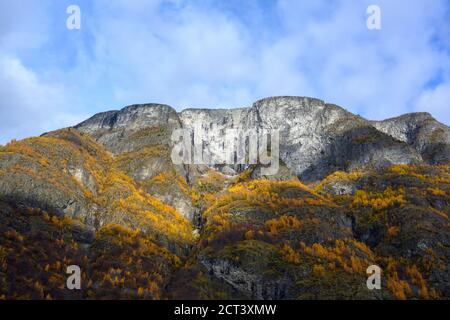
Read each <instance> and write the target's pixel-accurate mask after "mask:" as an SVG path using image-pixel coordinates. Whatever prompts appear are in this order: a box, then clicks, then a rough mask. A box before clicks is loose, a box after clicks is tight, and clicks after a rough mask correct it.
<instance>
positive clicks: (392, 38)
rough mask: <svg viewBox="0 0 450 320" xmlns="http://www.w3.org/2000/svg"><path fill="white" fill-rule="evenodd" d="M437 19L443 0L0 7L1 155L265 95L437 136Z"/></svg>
mask: <svg viewBox="0 0 450 320" xmlns="http://www.w3.org/2000/svg"><path fill="white" fill-rule="evenodd" d="M72 4H75V5H78V6H79V7H80V9H81V29H80V30H69V29H68V28H67V27H66V20H67V18H68V17H69V15H68V14H67V13H66V9H67V7H68V6H69V5H72ZM371 4H375V5H378V6H379V8H380V9H381V30H369V29H368V28H367V27H366V20H367V18H368V14H367V13H366V10H367V7H368V6H369V5H371ZM449 21H450V1H448V0H432V1H430V0H423V1H421V0H416V1H412V0H404V1H403V0H386V1H381V0H370V1H365V0H342V1H336V0H335V1H327V0H308V1H303V0H302V1H301V0H278V1H275V0H227V1H222V0H217V1H213V0H166V1H163V0H148V1H144V0H95V1H91V0H86V1H84V0H80V1H77V0H71V1H65V0H1V1H0V144H2V143H6V142H7V141H9V140H10V139H12V138H23V137H26V136H30V135H38V134H40V133H42V132H45V131H48V130H52V129H57V128H60V127H64V126H68V125H73V124H76V123H77V122H79V121H81V120H83V119H85V118H87V117H89V116H91V115H92V114H94V113H96V112H100V111H106V110H112V109H119V108H122V107H123V106H125V105H129V104H133V103H145V102H159V103H166V104H170V105H172V106H173V107H175V108H176V109H177V110H182V109H184V108H186V107H211V108H213V107H240V106H249V105H251V103H252V102H254V101H255V100H257V99H260V98H263V97H267V96H276V95H299V96H313V97H318V98H320V99H323V100H325V101H327V102H330V103H335V104H338V105H341V106H343V107H345V108H346V109H348V110H350V111H352V112H354V113H357V114H360V115H362V116H365V117H367V118H370V119H382V118H387V117H392V116H397V115H400V114H402V113H406V112H414V111H427V112H430V113H432V114H433V116H434V117H436V118H437V119H438V120H440V121H441V122H444V123H446V124H450V112H449V107H450V103H449V102H450V22H449Z"/></svg>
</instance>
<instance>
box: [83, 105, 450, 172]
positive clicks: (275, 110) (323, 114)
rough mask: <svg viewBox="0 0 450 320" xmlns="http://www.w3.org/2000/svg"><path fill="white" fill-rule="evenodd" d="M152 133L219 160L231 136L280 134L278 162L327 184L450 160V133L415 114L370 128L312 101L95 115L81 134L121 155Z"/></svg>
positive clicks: (134, 109) (145, 109)
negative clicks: (371, 171) (197, 143)
mask: <svg viewBox="0 0 450 320" xmlns="http://www.w3.org/2000/svg"><path fill="white" fill-rule="evenodd" d="M153 126H160V127H163V128H164V129H165V130H166V132H165V135H164V139H162V138H161V137H160V138H159V140H158V143H162V144H165V145H166V146H168V147H169V149H170V147H171V141H170V133H171V132H172V130H174V129H176V128H185V129H189V130H191V131H192V132H195V133H200V134H201V136H202V140H203V141H204V143H203V148H204V149H203V151H204V153H205V154H207V155H209V156H211V157H212V158H213V159H214V158H215V157H218V158H221V157H222V156H223V153H224V152H225V148H226V141H225V134H226V130H227V129H239V130H242V131H243V132H245V131H247V130H256V131H258V132H262V131H263V130H269V131H270V130H279V132H280V159H281V160H282V162H283V163H285V164H286V166H287V167H288V168H289V169H290V170H291V171H292V172H293V173H294V174H295V175H297V176H298V177H299V178H300V179H302V180H306V181H314V180H318V179H321V178H323V177H325V176H326V175H328V174H329V173H331V172H334V171H335V170H354V169H365V168H380V167H384V166H387V165H391V164H414V163H421V162H423V160H425V161H427V162H430V163H436V162H439V163H441V162H445V161H448V159H449V147H448V146H449V141H450V140H449V139H450V138H449V137H450V134H449V128H448V127H447V126H445V125H442V124H440V123H438V122H437V121H435V120H434V119H432V118H431V117H430V116H427V115H425V116H424V114H412V115H405V116H403V117H400V118H397V119H390V120H386V121H382V122H373V121H372V122H371V121H368V120H366V119H363V118H361V117H359V116H355V115H353V114H351V113H350V112H347V111H346V110H344V109H343V108H341V107H338V106H336V105H332V104H327V103H325V102H323V101H322V100H318V99H314V98H307V97H274V98H267V99H262V100H259V101H257V102H255V103H254V104H253V106H252V107H250V108H240V109H187V110H184V111H182V112H180V113H178V114H177V113H176V112H175V110H174V109H173V108H171V107H169V106H166V105H157V104H146V105H134V106H130V107H126V108H124V109H122V110H120V111H110V112H106V113H101V114H98V115H95V116H94V117H92V118H90V119H88V120H86V121H85V122H82V123H81V124H79V125H77V126H76V128H77V129H78V130H80V131H82V132H86V133H89V134H91V135H92V136H94V138H95V139H97V141H99V142H100V143H102V144H104V145H105V146H106V147H107V148H108V149H110V150H111V152H113V153H115V154H120V153H123V152H129V151H131V150H137V149H139V148H141V147H144V146H145V145H146V144H149V143H150V144H151V143H155V141H153V142H152V139H151V137H145V138H144V139H141V140H139V141H137V140H136V139H134V138H133V136H132V134H133V133H136V132H138V131H139V130H143V129H145V128H149V127H153ZM213 162H214V161H213ZM211 166H212V167H215V168H217V169H219V168H221V167H223V166H214V165H211ZM247 167H248V165H234V166H231V169H232V170H234V171H235V172H237V173H239V172H241V171H242V170H244V169H245V168H247ZM226 168H227V169H228V170H229V169H230V166H229V167H226ZM178 169H179V170H181V171H183V170H182V169H180V168H178ZM187 178H188V179H189V177H187Z"/></svg>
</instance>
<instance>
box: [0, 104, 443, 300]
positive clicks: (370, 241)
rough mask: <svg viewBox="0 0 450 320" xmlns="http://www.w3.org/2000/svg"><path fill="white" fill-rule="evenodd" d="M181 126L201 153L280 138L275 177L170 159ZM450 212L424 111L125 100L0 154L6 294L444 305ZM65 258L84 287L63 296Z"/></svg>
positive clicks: (438, 146) (0, 242)
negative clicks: (183, 105) (372, 112)
mask: <svg viewBox="0 0 450 320" xmlns="http://www.w3.org/2000/svg"><path fill="white" fill-rule="evenodd" d="M179 130H186V131H187V132H190V133H193V134H194V135H193V136H192V135H189V139H191V140H192V141H195V139H196V138H195V137H196V135H198V136H199V137H201V146H202V148H203V151H204V155H206V156H207V158H208V159H220V158H223V155H224V154H226V152H227V150H229V149H228V147H229V146H230V140H229V136H228V134H229V132H231V131H232V130H236V132H240V133H248V132H256V134H257V135H256V136H252V135H251V134H250V135H249V136H248V137H247V139H244V140H245V141H244V144H243V152H244V153H245V152H248V151H249V150H250V149H251V145H252V143H254V142H255V141H254V140H257V142H258V147H259V148H260V147H261V144H262V143H261V140H260V138H261V136H264V135H265V133H267V132H269V133H271V134H270V135H271V138H272V137H273V132H278V134H279V144H278V147H279V162H278V159H277V166H278V167H279V168H278V170H277V171H276V172H275V173H274V174H267V171H266V170H265V169H267V165H264V164H260V163H250V162H251V161H243V162H242V163H234V162H233V163H231V164H230V163H220V161H219V162H214V161H212V162H206V163H197V164H193V163H192V162H187V163H178V164H174V162H173V150H174V147H175V145H176V141H174V139H173V134H174V133H175V132H178V131H179ZM253 138H256V139H253ZM268 140H269V139H268ZM192 141H189V142H192ZM270 141H271V142H270V143H269V148H268V149H267V150H265V151H266V152H267V154H268V155H270V156H271V157H273V156H274V154H275V153H276V152H275V151H276V145H275V144H274V142H277V141H276V140H270ZM259 150H260V149H259ZM241 151H242V150H241ZM238 154H239V149H237V150H236V154H233V157H234V159H236V158H239V157H238ZM260 155H261V154H260ZM273 159H276V158H273ZM449 204H450V128H449V127H447V126H446V125H444V124H441V123H439V122H438V121H436V120H435V119H434V118H432V116H431V115H429V114H426V113H415V114H407V115H403V116H400V117H398V118H394V119H388V120H384V121H369V120H366V119H364V118H362V117H359V116H356V115H353V114H352V113H350V112H348V111H346V110H345V109H343V108H341V107H339V106H336V105H332V104H327V103H325V102H323V101H321V100H318V99H314V98H306V97H274V98H267V99H263V100H259V101H257V102H255V103H254V104H253V105H252V106H251V107H249V108H240V109H186V110H183V111H182V112H177V111H175V109H173V108H172V107H170V106H167V105H161V104H141V105H132V106H128V107H125V108H123V109H122V110H118V111H108V112H104V113H100V114H96V115H94V116H93V117H91V118H90V119H87V120H86V121H84V122H82V123H80V124H78V125H76V126H74V127H72V128H66V129H61V130H57V131H54V132H50V133H45V134H43V135H42V136H41V137H33V138H28V139H24V140H22V141H12V142H11V143H9V144H7V145H6V146H2V147H0V214H1V215H0V230H1V231H0V297H3V298H6V299H20V298H25V299H30V298H31V299H45V298H48V299H71V298H86V299H102V298H132V299H166V298H168V299H186V298H189V299H248V298H253V299H394V298H395V299H413V298H422V299H434V298H438V299H448V297H449V296H450V278H449V274H450V273H449V259H450V252H449V246H450V237H449V222H448V214H449V212H450V209H449V208H450V205H449ZM72 264H75V265H79V266H80V268H81V270H82V289H81V290H68V289H66V288H65V285H66V277H67V275H66V273H65V271H66V270H65V269H66V267H67V266H68V265H72ZM374 264H375V265H378V266H380V267H381V269H382V271H383V273H382V278H381V280H382V289H381V290H369V289H368V288H367V286H366V280H367V274H366V269H367V267H368V266H370V265H374Z"/></svg>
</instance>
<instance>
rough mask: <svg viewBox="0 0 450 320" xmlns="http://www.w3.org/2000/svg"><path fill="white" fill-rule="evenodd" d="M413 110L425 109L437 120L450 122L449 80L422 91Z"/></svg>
mask: <svg viewBox="0 0 450 320" xmlns="http://www.w3.org/2000/svg"><path fill="white" fill-rule="evenodd" d="M415 111H427V112H429V113H431V114H432V115H433V116H434V117H435V118H436V119H437V120H439V121H441V122H443V123H446V124H450V82H446V83H443V84H441V85H439V86H437V87H436V88H434V89H429V90H426V91H424V92H423V93H422V94H421V96H420V97H419V99H418V101H417V104H416V108H415Z"/></svg>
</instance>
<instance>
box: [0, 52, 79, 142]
mask: <svg viewBox="0 0 450 320" xmlns="http://www.w3.org/2000/svg"><path fill="white" fill-rule="evenodd" d="M0 84H1V85H0V97H1V108H0V128H1V131H0V144H4V143H6V142H8V141H9V140H10V139H11V138H12V137H15V138H24V137H27V136H32V135H39V134H41V133H43V132H45V131H46V130H49V129H57V128H61V127H65V126H68V125H72V124H73V123H74V121H75V122H76V121H79V120H80V119H81V117H77V116H75V115H73V114H71V113H70V112H69V111H68V110H67V109H65V107H64V106H66V105H67V103H68V101H67V99H68V96H67V95H66V94H65V93H64V88H63V87H62V86H61V85H59V84H54V83H45V82H43V81H42V80H41V79H39V77H38V76H37V75H36V74H34V73H33V72H32V71H30V70H28V69H27V68H25V67H24V66H23V64H22V63H21V61H20V60H18V59H17V58H15V57H8V56H0ZM69 100H70V99H69Z"/></svg>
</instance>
